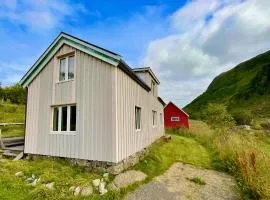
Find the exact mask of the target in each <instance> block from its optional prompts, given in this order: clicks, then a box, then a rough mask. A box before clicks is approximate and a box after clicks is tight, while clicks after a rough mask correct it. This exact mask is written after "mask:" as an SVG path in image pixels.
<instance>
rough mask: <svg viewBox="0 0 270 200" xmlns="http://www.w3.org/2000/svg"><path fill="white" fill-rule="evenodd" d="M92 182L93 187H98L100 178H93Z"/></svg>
mask: <svg viewBox="0 0 270 200" xmlns="http://www.w3.org/2000/svg"><path fill="white" fill-rule="evenodd" d="M92 184H93V186H94V187H98V186H99V184H100V179H95V180H93V181H92Z"/></svg>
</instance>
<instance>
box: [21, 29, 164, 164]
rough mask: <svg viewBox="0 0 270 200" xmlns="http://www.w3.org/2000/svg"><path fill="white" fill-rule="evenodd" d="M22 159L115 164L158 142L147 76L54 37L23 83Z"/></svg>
mask: <svg viewBox="0 0 270 200" xmlns="http://www.w3.org/2000/svg"><path fill="white" fill-rule="evenodd" d="M20 84H21V85H22V86H23V87H24V88H26V91H27V107H26V127H25V149H24V152H25V153H27V154H37V155H49V156H57V157H67V158H77V159H85V160H94V161H106V162H113V163H118V162H120V161H122V160H123V159H125V158H127V157H128V156H130V155H132V154H134V153H136V152H138V151H140V150H142V149H143V148H145V147H147V146H148V145H150V144H151V143H152V142H154V141H155V140H156V139H158V138H159V137H161V136H162V135H164V125H163V105H162V103H161V101H159V100H158V85H159V80H158V79H157V77H156V76H155V75H154V73H153V72H152V70H151V69H150V68H137V69H131V68H130V67H129V66H128V65H127V64H126V63H125V62H124V61H123V58H122V57H121V56H120V55H118V54H116V53H113V52H111V51H108V50H106V49H103V48H101V47H98V46H96V45H93V44H90V43H88V42H86V41H83V40H81V39H79V38H76V37H74V36H71V35H69V34H66V33H60V34H59V35H58V37H57V38H56V39H55V40H54V41H53V42H52V44H51V45H50V46H49V47H48V48H47V49H46V51H45V52H44V53H43V54H42V55H41V56H40V58H39V59H38V60H37V61H36V63H35V64H34V65H33V66H32V67H31V68H30V70H29V71H28V72H27V73H26V74H25V75H24V77H23V78H22V79H21V81H20Z"/></svg>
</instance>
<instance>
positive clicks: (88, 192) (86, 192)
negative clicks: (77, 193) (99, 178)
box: [81, 186, 93, 196]
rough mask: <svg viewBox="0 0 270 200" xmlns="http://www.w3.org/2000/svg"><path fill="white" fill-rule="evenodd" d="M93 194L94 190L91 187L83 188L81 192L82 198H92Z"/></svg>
mask: <svg viewBox="0 0 270 200" xmlns="http://www.w3.org/2000/svg"><path fill="white" fill-rule="evenodd" d="M92 193H93V188H92V187H90V186H87V187H83V188H82V190H81V195H82V196H90V195H91V194H92Z"/></svg>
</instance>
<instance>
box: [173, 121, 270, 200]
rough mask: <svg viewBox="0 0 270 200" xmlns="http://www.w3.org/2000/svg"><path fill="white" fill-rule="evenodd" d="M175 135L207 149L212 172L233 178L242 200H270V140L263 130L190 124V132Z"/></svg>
mask: <svg viewBox="0 0 270 200" xmlns="http://www.w3.org/2000/svg"><path fill="white" fill-rule="evenodd" d="M175 132H176V133H178V134H179V135H183V136H185V137H189V138H194V139H195V140H196V141H198V142H199V143H200V144H202V145H203V146H204V147H205V148H206V149H208V150H209V152H211V154H210V155H211V161H212V163H211V166H212V168H214V169H216V170H220V171H225V172H227V173H230V174H231V175H233V176H234V177H235V179H236V181H237V185H238V189H239V191H240V192H241V194H242V197H243V199H270V173H269V168H270V154H269V149H270V145H269V144H270V137H269V135H267V134H266V133H264V132H263V130H252V131H245V130H237V129H235V130H234V129H233V130H230V129H222V128H216V129H215V130H211V129H210V128H209V127H208V125H207V124H205V123H204V122H201V121H194V120H191V121H190V130H189V131H183V130H178V132H177V130H175Z"/></svg>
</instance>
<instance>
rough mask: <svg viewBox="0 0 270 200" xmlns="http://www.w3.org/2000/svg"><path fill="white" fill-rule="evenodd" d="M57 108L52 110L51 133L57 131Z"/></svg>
mask: <svg viewBox="0 0 270 200" xmlns="http://www.w3.org/2000/svg"><path fill="white" fill-rule="evenodd" d="M58 118H59V108H57V107H55V108H53V131H58Z"/></svg>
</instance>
